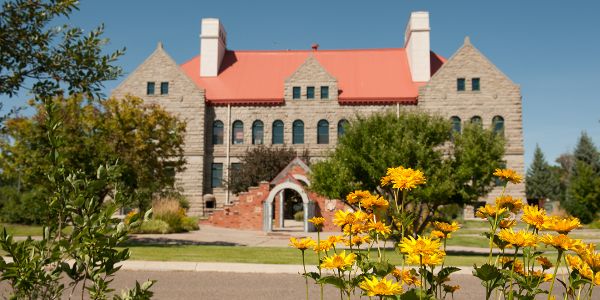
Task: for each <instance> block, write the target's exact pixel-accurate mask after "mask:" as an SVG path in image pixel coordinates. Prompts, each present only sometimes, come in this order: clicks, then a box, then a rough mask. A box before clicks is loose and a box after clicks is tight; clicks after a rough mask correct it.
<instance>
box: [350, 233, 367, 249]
mask: <svg viewBox="0 0 600 300" xmlns="http://www.w3.org/2000/svg"><path fill="white" fill-rule="evenodd" d="M370 242H371V237H370V236H368V235H363V236H360V235H356V236H352V240H350V239H344V244H345V245H346V246H350V244H352V246H358V247H360V245H362V244H368V243H370Z"/></svg>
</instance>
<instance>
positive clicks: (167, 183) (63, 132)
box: [0, 96, 185, 216]
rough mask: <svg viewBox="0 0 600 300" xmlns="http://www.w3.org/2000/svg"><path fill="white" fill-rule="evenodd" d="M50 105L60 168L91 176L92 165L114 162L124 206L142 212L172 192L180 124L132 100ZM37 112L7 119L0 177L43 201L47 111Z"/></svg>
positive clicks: (103, 191) (106, 191)
mask: <svg viewBox="0 0 600 300" xmlns="http://www.w3.org/2000/svg"><path fill="white" fill-rule="evenodd" d="M53 104H54V105H55V108H56V110H57V113H58V114H60V117H61V119H62V122H61V126H60V127H58V128H57V131H56V134H58V135H60V136H61V144H60V145H59V146H58V150H59V151H60V152H61V157H62V160H61V161H60V165H61V166H62V168H64V169H66V170H69V171H71V172H74V171H76V170H81V171H83V174H87V177H88V178H93V177H95V176H96V172H95V170H96V169H97V166H99V165H102V164H103V163H105V162H111V163H116V162H118V164H119V168H120V176H121V177H120V178H118V179H119V180H121V181H123V182H124V186H123V188H122V191H121V192H122V193H124V194H125V195H126V196H128V199H130V201H131V203H128V205H130V206H136V207H139V208H140V209H142V210H146V209H147V208H148V207H149V205H150V203H151V200H152V197H153V196H155V195H156V194H157V193H171V192H176V190H175V187H174V184H175V174H176V172H179V171H181V170H182V169H183V166H184V164H185V159H184V157H183V138H184V133H185V122H181V121H179V120H178V119H177V118H176V117H174V116H172V115H171V114H169V113H168V112H166V111H165V110H164V109H163V108H161V107H160V106H158V105H145V104H144V103H143V101H142V100H141V99H140V98H135V97H126V98H125V99H109V100H105V101H98V102H96V103H87V104H85V103H83V99H82V97H80V96H76V97H72V98H68V99H63V98H55V99H54V100H53ZM36 109H37V113H36V114H35V115H34V116H32V117H29V118H23V117H22V118H13V119H10V120H7V122H6V127H5V130H4V131H5V135H6V136H7V137H8V139H7V140H5V141H4V142H0V148H1V149H2V157H3V159H2V161H1V162H0V168H2V170H4V172H3V174H2V176H1V177H3V178H7V179H10V178H12V180H13V181H17V180H18V182H19V190H22V191H33V190H35V191H41V193H37V194H38V195H39V197H43V196H44V195H45V194H46V193H47V192H48V191H49V188H50V187H51V186H52V184H51V183H50V182H49V181H48V177H47V176H46V174H48V172H49V171H50V169H51V168H53V166H52V164H51V162H49V161H48V160H47V159H46V157H45V155H46V153H48V152H49V151H50V148H51V147H52V145H50V144H49V143H48V139H47V130H48V129H47V128H46V122H47V118H48V113H47V111H46V110H45V107H44V105H36ZM8 141H10V142H8ZM111 191H112V187H110V186H103V187H99V188H98V191H97V193H98V197H99V198H100V199H104V198H105V197H106V196H111V197H112V195H110V193H111ZM39 197H38V198H37V200H40V199H39ZM23 204H24V205H27V204H28V202H26V201H23ZM7 208H8V209H13V208H14V205H9V206H8V207H7ZM40 213H42V214H41V216H45V214H44V213H43V211H40ZM6 214H7V212H6V211H5V212H4V215H6Z"/></svg>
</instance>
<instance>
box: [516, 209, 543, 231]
mask: <svg viewBox="0 0 600 300" xmlns="http://www.w3.org/2000/svg"><path fill="white" fill-rule="evenodd" d="M547 219H548V217H547V216H546V211H545V210H544V209H543V208H539V207H537V206H533V205H525V206H524V207H523V216H522V217H521V220H523V222H525V223H527V224H529V225H531V226H534V227H535V228H537V229H538V230H541V229H543V228H544V223H545V222H546V220H547Z"/></svg>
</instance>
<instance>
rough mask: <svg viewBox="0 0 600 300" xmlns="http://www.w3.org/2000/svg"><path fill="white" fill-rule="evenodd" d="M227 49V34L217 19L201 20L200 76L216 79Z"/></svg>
mask: <svg viewBox="0 0 600 300" xmlns="http://www.w3.org/2000/svg"><path fill="white" fill-rule="evenodd" d="M226 49H227V33H226V32H225V29H224V28H223V25H222V24H221V22H220V21H219V19H215V18H205V19H202V25H201V33H200V76H201V77H216V76H217V75H219V68H220V67H221V62H222V61H223V56H225V50H226Z"/></svg>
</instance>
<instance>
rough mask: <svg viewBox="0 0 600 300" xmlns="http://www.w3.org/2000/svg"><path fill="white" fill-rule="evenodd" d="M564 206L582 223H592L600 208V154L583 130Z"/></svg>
mask: <svg viewBox="0 0 600 300" xmlns="http://www.w3.org/2000/svg"><path fill="white" fill-rule="evenodd" d="M562 207H563V208H565V210H567V212H568V213H570V214H571V215H573V216H576V217H578V218H579V219H581V222H582V223H590V222H592V221H593V220H594V219H595V218H596V217H597V213H598V211H599V210H600V155H599V154H598V150H597V148H596V146H595V145H594V143H593V142H592V140H591V138H590V137H589V136H588V135H587V134H586V133H585V132H583V133H582V134H581V137H580V138H579V142H578V143H577V146H576V147H575V151H574V152H573V164H572V171H571V174H570V176H569V183H568V187H567V190H566V197H565V199H564V201H563V202H562Z"/></svg>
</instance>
